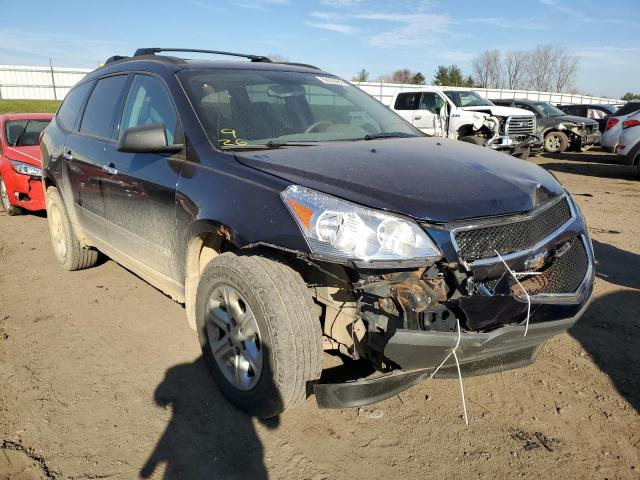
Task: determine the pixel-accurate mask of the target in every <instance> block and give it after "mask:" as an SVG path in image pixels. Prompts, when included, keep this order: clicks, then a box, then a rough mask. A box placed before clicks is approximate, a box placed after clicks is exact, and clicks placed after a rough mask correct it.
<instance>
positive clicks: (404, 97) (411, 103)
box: [393, 92, 420, 110]
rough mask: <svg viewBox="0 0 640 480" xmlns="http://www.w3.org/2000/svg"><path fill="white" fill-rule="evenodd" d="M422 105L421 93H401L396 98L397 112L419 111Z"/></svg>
mask: <svg viewBox="0 0 640 480" xmlns="http://www.w3.org/2000/svg"><path fill="white" fill-rule="evenodd" d="M419 104H420V92H415V93H401V94H399V95H398V98H396V104H395V105H394V107H393V108H394V109H395V110H418V106H419Z"/></svg>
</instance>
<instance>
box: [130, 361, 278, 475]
mask: <svg viewBox="0 0 640 480" xmlns="http://www.w3.org/2000/svg"><path fill="white" fill-rule="evenodd" d="M154 400H155V402H156V404H157V405H159V406H161V407H169V408H171V410H172V417H171V420H170V422H169V424H168V425H167V428H166V430H165V431H164V433H163V435H162V437H161V438H160V440H158V443H157V445H156V447H155V448H154V450H153V452H152V453H151V455H150V456H149V459H148V460H147V462H146V463H145V465H144V467H143V468H142V470H141V471H140V476H141V477H142V478H160V476H159V471H160V470H161V469H162V468H163V467H162V464H164V472H165V473H164V476H163V477H162V478H164V479H165V480H174V479H190V480H200V479H213V478H215V479H244V478H251V479H258V480H259V479H265V478H267V471H266V468H265V465H264V463H263V448H262V444H261V443H260V440H259V439H258V437H257V435H256V431H255V428H254V426H253V421H252V419H251V417H249V416H247V415H245V414H244V413H242V412H240V411H239V410H238V409H236V408H235V407H233V406H232V405H231V404H230V403H229V402H227V401H226V400H225V398H224V397H223V396H222V394H221V393H220V391H219V390H218V388H217V387H216V385H215V384H214V382H213V378H212V377H211V374H210V373H209V370H208V368H207V365H206V363H205V361H204V359H203V358H202V357H200V358H199V359H198V360H196V361H195V362H193V363H184V364H181V365H177V366H175V367H172V368H170V369H169V370H167V373H166V375H165V377H164V380H163V381H162V383H161V384H160V385H158V387H157V389H156V391H155V394H154ZM278 424H279V421H278V419H277V418H273V419H270V420H268V421H265V425H267V426H268V427H269V428H275V427H277V426H278Z"/></svg>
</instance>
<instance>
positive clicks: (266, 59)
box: [133, 48, 272, 63]
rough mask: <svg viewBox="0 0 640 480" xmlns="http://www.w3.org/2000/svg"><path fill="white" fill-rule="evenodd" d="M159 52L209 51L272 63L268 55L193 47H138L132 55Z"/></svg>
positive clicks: (215, 53)
mask: <svg viewBox="0 0 640 480" xmlns="http://www.w3.org/2000/svg"><path fill="white" fill-rule="evenodd" d="M160 52H190V53H210V54H212V55H228V56H231V57H243V58H248V59H249V60H251V61H252V62H265V63H272V61H271V59H270V58H269V57H264V56H262V55H249V54H245V53H234V52H222V51H219V50H200V49H195V48H139V49H137V50H136V53H134V54H133V56H134V57H139V56H142V55H155V54H156V53H160Z"/></svg>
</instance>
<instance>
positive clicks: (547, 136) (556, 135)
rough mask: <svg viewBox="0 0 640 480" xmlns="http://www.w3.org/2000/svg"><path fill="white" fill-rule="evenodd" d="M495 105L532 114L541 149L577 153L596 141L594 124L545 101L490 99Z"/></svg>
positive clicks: (599, 134)
mask: <svg viewBox="0 0 640 480" xmlns="http://www.w3.org/2000/svg"><path fill="white" fill-rule="evenodd" d="M491 101H492V102H493V103H495V104H496V105H504V106H509V107H517V108H523V109H525V110H529V111H531V112H533V113H534V114H535V115H536V118H537V125H538V134H539V135H540V136H541V137H542V138H543V145H544V150H545V151H546V152H548V153H561V152H564V151H565V150H567V149H571V150H577V151H581V150H584V149H587V148H590V147H592V146H593V145H595V144H597V143H599V142H600V136H601V133H600V129H599V126H598V122H597V121H595V120H592V119H590V118H585V117H576V116H574V115H568V114H566V113H565V112H563V111H562V110H560V109H559V108H557V107H554V106H553V105H551V104H550V103H548V102H541V101H536V100H491Z"/></svg>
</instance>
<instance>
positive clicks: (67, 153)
mask: <svg viewBox="0 0 640 480" xmlns="http://www.w3.org/2000/svg"><path fill="white" fill-rule="evenodd" d="M62 158H64V159H65V160H73V155H72V154H71V152H64V153H63V154H62Z"/></svg>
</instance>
